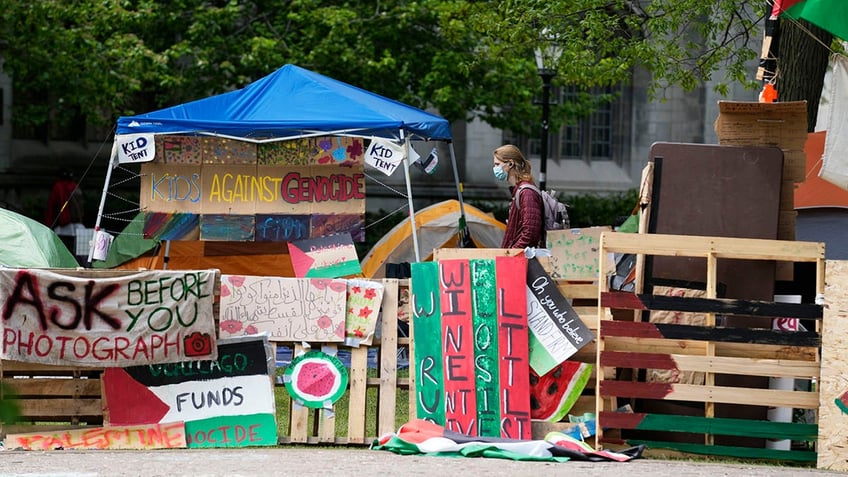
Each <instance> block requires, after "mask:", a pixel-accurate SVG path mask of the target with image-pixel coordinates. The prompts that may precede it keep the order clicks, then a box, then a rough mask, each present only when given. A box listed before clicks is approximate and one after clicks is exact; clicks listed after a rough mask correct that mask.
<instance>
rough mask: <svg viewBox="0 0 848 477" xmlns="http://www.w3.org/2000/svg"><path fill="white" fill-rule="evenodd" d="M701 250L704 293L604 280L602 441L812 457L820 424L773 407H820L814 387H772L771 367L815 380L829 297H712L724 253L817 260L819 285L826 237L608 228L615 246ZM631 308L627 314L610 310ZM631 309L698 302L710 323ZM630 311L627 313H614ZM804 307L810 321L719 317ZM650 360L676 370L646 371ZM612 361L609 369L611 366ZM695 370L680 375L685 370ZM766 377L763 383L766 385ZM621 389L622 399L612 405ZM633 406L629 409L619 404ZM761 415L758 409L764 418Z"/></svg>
mask: <svg viewBox="0 0 848 477" xmlns="http://www.w3.org/2000/svg"><path fill="white" fill-rule="evenodd" d="M613 252H614V253H632V254H644V255H666V256H682V257H703V258H706V277H707V279H706V291H705V293H704V294H703V295H704V296H700V297H699V296H663V295H655V294H636V293H630V292H620V291H610V289H609V286H608V284H607V283H605V282H602V283H601V286H600V307H599V309H598V312H599V323H600V330H599V332H600V341H599V344H598V366H599V368H602V369H604V372H603V373H598V383H597V397H598V400H597V407H598V432H597V435H596V438H597V441H596V445H598V446H602V447H606V448H617V447H621V446H629V445H635V444H645V445H647V446H648V448H649V450H658V449H666V450H671V451H673V452H682V453H686V454H699V455H711V456H724V457H736V458H752V459H770V460H785V461H800V462H811V461H815V460H816V452H815V451H814V450H810V449H811V447H812V445H813V444H814V443H815V441H816V436H817V425H816V423H798V422H776V421H770V420H768V419H767V418H766V417H765V416H766V415H767V412H768V409H769V408H772V407H786V408H793V409H803V410H813V411H815V410H816V409H817V408H818V401H819V396H818V392H817V391H816V390H815V389H812V390H800V391H799V390H781V389H768V385H767V384H768V378H781V377H786V378H795V379H804V380H816V379H818V377H819V374H820V369H821V363H820V362H819V350H820V347H821V336H820V331H819V330H820V329H821V319H822V306H821V305H817V304H791V303H776V302H767V301H756V300H745V299H725V298H717V296H716V290H717V287H718V284H717V279H716V268H717V266H716V265H717V263H718V261H719V260H724V259H748V260H775V261H782V262H790V263H792V262H814V263H815V264H816V266H817V275H816V276H817V283H816V290H817V293H819V294H820V293H822V291H823V286H824V281H823V277H824V266H825V262H824V245H823V244H820V243H810V242H787V241H775V240H756V239H731V238H717V237H694V236H672V235H655V234H622V233H604V234H603V235H602V237H601V250H600V254H601V261H603V260H606V256H607V254H608V253H613ZM614 310H625V313H614ZM632 310H636V311H651V312H656V311H670V312H679V313H700V314H702V315H704V316H705V320H704V322H703V323H688V324H687V323H667V322H664V323H658V322H654V321H641V320H639V319H638V318H636V317H638V316H639V314H636V313H633V312H632ZM620 316H626V317H628V318H627V319H621V318H618V319H616V318H614V317H620ZM725 316H733V317H737V318H739V319H745V317H752V318H753V317H770V318H798V319H802V320H809V321H812V322H813V323H815V326H814V327H813V328H814V329H813V330H811V331H794V332H793V331H781V330H773V329H755V328H743V327H728V326H724V325H722V321H723V320H722V318H723V317H725ZM649 370H661V371H664V372H666V373H667V376H671V377H670V378H664V379H655V380H648V379H646V378H645V376H646V375H647V374H648V371H649ZM611 371H612V372H611ZM684 375H686V376H700V378H692V379H689V380H685V381H684V380H683V379H682V376H684ZM764 380H765V382H766V386H761V383H762V382H763V381H764ZM612 399H615V400H616V401H617V406H615V407H612V406H610V405H609V403H610V401H611V400H612ZM625 405H626V406H629V410H630V411H632V412H622V408H621V407H620V406H625ZM759 416H762V417H759ZM769 440H791V441H800V442H801V443H807V446H802V447H801V448H800V449H796V450H792V449H790V450H781V449H777V448H769V447H770V446H768V445H766V444H767V442H769Z"/></svg>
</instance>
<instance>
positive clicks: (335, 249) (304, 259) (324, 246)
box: [288, 233, 362, 278]
mask: <svg viewBox="0 0 848 477" xmlns="http://www.w3.org/2000/svg"><path fill="white" fill-rule="evenodd" d="M288 247H289V255H291V261H292V266H293V267H294V274H295V276H296V277H299V278H302V277H307V278H312V277H315V278H339V277H345V276H349V275H356V274H361V273H362V268H361V267H360V265H359V257H358V256H357V255H356V247H354V246H353V239H352V238H351V236H350V234H349V233H341V234H335V235H330V236H327V237H319V238H315V239H308V240H296V241H292V242H289V243H288Z"/></svg>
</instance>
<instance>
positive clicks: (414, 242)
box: [400, 129, 421, 262]
mask: <svg viewBox="0 0 848 477" xmlns="http://www.w3.org/2000/svg"><path fill="white" fill-rule="evenodd" d="M400 137H401V140H403V141H404V142H405V143H406V147H407V149H406V158H405V159H404V160H403V175H404V178H405V180H406V198H407V203H408V204H409V225H410V227H412V249H413V250H414V251H415V261H416V262H420V261H421V251H420V250H418V230H417V228H416V227H417V226H416V224H415V205H413V204H412V179H411V178H410V176H409V147H410V146H409V138H406V139H404V137H403V130H402V129H401V131H400Z"/></svg>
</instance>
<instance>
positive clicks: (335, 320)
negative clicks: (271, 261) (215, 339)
mask: <svg viewBox="0 0 848 477" xmlns="http://www.w3.org/2000/svg"><path fill="white" fill-rule="evenodd" d="M346 297H347V283H346V282H345V280H334V279H327V278H281V277H260V276H249V275H222V276H221V303H220V333H221V337H222V338H228V337H233V336H242V335H246V334H247V335H250V334H257V333H268V334H269V335H270V337H271V341H314V342H342V341H344V337H345V304H346Z"/></svg>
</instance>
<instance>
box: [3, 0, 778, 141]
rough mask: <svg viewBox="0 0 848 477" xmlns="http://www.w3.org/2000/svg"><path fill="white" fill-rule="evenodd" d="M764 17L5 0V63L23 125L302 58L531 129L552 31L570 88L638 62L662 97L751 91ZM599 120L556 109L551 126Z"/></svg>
mask: <svg viewBox="0 0 848 477" xmlns="http://www.w3.org/2000/svg"><path fill="white" fill-rule="evenodd" d="M755 7H756V11H755ZM761 10H763V5H762V2H753V1H751V0H745V1H736V0H719V1H713V2H703V1H701V0H675V1H670V0H653V1H650V2H647V1H644V2H633V1H630V0H502V1H487V2H475V1H470V0H417V1H408V0H386V1H381V2H378V3H374V2H348V1H342V0H332V1H326V0H321V1H319V0H296V1H289V2H280V1H274V0H252V1H217V2H209V1H205V0H173V1H168V2H163V1H155V0H137V1H132V2H130V1H126V0H96V1H95V0H80V1H75V2H65V1H60V0H36V1H30V2H21V1H18V0H0V56H2V57H3V64H2V68H3V70H4V71H5V72H6V73H8V74H10V75H11V76H12V78H13V82H14V85H13V86H14V90H15V96H16V101H15V102H14V104H13V108H14V113H13V120H14V122H15V124H16V126H26V127H30V126H38V125H40V124H44V123H46V122H47V121H48V119H49V120H50V121H53V122H55V123H64V124H69V123H71V122H72V121H77V120H79V118H80V117H82V118H84V119H85V120H87V121H88V122H89V123H91V124H93V125H99V126H103V125H105V126H111V125H112V124H114V121H115V119H116V118H117V116H119V115H129V114H137V113H142V112H146V111H151V110H154V109H159V108H161V107H165V106H170V105H173V104H178V103H181V102H185V101H189V100H193V99H198V98H202V97H206V96H209V95H212V94H217V93H222V92H225V91H229V90H232V89H234V88H239V87H242V86H244V85H246V84H247V83H249V82H251V81H253V80H256V79H258V78H260V77H261V76H264V75H267V74H269V73H270V72H272V71H274V70H275V69H277V68H279V67H280V66H282V65H283V64H286V63H294V64H298V65H300V66H303V67H305V68H308V69H311V70H314V71H317V72H319V73H323V74H326V75H328V76H331V77H333V78H338V79H340V80H342V81H345V82H348V83H350V84H353V85H356V86H360V87H362V88H365V89H368V90H370V91H374V92H376V93H379V94H382V95H384V96H387V97H390V98H392V99H396V100H399V101H402V102H405V103H407V104H411V105H414V106H418V107H422V108H428V107H433V108H436V109H437V110H438V111H439V113H440V114H441V115H442V116H444V117H445V118H447V119H449V120H451V121H456V120H462V119H468V118H470V117H473V116H476V117H479V118H481V119H482V120H484V121H486V122H488V123H489V124H491V125H492V126H494V127H498V128H503V129H510V130H512V131H514V132H516V133H519V134H525V133H528V132H529V131H528V129H529V128H530V125H532V124H535V119H536V116H537V115H538V111H537V109H538V108H537V106H536V105H535V104H534V99H535V96H536V93H537V92H538V91H539V90H540V78H539V76H538V74H537V71H536V66H535V64H534V61H533V54H532V52H533V49H534V48H535V47H536V46H538V45H539V44H540V43H542V40H541V39H540V33H541V32H542V31H547V32H548V33H549V34H550V35H552V36H555V37H556V42H557V44H558V45H560V46H561V47H562V50H563V52H562V56H561V57H560V59H559V62H558V63H557V64H556V65H551V66H552V67H555V68H556V69H557V71H558V74H557V76H556V77H555V79H554V81H555V82H556V83H558V84H562V85H570V86H575V87H578V88H579V89H588V88H590V87H593V86H599V85H614V84H619V83H622V82H624V83H626V82H628V81H629V80H630V77H631V75H632V71H633V68H634V67H636V66H639V67H644V68H646V69H647V70H648V71H649V72H650V74H651V77H652V78H653V81H654V82H653V83H652V85H651V88H650V91H649V93H651V94H655V95H658V96H661V93H662V90H663V88H664V87H666V86H668V85H681V86H683V87H685V88H689V89H691V88H694V87H695V86H696V85H698V82H699V81H700V80H702V79H708V78H711V76H712V74H713V73H714V72H715V71H716V70H717V69H718V68H719V67H720V66H725V67H726V71H727V72H728V75H727V79H728V80H733V81H743V82H744V81H748V80H747V79H746V76H745V75H746V73H745V71H746V70H745V69H744V68H743V65H744V64H745V62H747V61H749V60H751V59H752V58H754V57H755V56H756V54H757V52H756V51H754V50H752V49H750V48H749V47H748V46H747V45H748V41H749V40H750V39H751V38H752V37H753V38H758V37H759V36H760V35H761V31H760V30H759V29H756V28H755V26H756V21H757V20H758V19H759V18H760V17H761V16H762V13H763V12H762V11H761ZM752 43H756V42H752ZM718 89H719V91H722V90H726V83H724V82H720V83H719V85H718ZM587 109H591V105H586V107H581V106H580V105H579V104H572V103H564V104H560V105H556V106H554V107H552V111H551V118H552V121H551V125H552V127H553V128H557V127H558V126H559V125H561V124H563V123H564V122H568V121H571V120H573V119H574V118H575V116H578V115H582V114H585V113H586V110H587Z"/></svg>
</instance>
